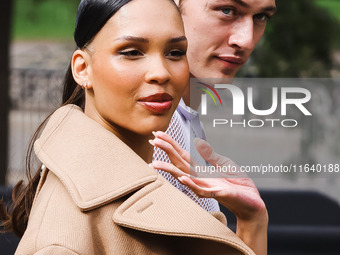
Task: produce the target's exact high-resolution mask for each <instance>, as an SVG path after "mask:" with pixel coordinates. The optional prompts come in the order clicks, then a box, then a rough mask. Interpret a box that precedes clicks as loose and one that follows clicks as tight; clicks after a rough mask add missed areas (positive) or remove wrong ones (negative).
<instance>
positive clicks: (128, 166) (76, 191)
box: [34, 105, 254, 255]
mask: <svg viewBox="0 0 340 255" xmlns="http://www.w3.org/2000/svg"><path fill="white" fill-rule="evenodd" d="M34 150H35V153H36V154H37V156H38V158H39V159H40V160H41V162H42V163H43V164H45V165H46V166H47V168H48V169H49V170H50V171H52V172H53V173H54V174H55V175H56V176H57V177H58V178H59V180H60V181H61V182H62V183H63V184H64V185H65V187H66V189H67V190H68V192H69V193H70V195H71V197H72V199H73V200H74V202H75V203H76V205H77V206H78V207H79V208H80V209H81V210H83V211H89V210H91V209H95V208H98V207H100V206H102V205H105V204H107V203H109V202H111V201H114V200H115V199H118V198H119V197H122V196H124V195H126V194H129V193H131V192H132V191H135V190H137V189H139V190H138V192H135V193H134V194H132V195H131V196H130V197H128V198H127V199H126V200H125V201H124V202H123V203H122V204H121V205H120V206H119V207H118V208H117V209H116V210H115V212H114V214H113V215H112V220H113V222H115V223H116V224H118V225H120V226H123V227H127V228H131V229H136V230H140V231H145V232H151V233H156V234H161V235H170V236H186V237H192V238H202V239H207V240H211V241H216V242H220V243H224V244H226V245H228V246H230V247H233V248H234V249H235V250H237V251H239V252H241V253H242V254H249V255H254V253H253V251H252V250H251V249H250V248H248V247H247V246H246V245H245V244H244V243H243V242H242V240H241V239H239V238H238V237H237V236H236V235H235V234H234V233H233V232H232V231H231V230H230V229H228V228H227V227H226V226H225V225H224V224H223V223H221V222H220V221H218V220H217V219H216V218H215V217H213V216H212V215H210V214H209V213H208V212H207V211H205V210H204V209H202V208H201V207H200V206H199V205H197V204H196V203H195V202H193V201H192V200H191V199H190V198H188V197H187V196H185V195H184V194H182V193H181V192H180V191H179V190H177V189H176V188H175V187H173V186H172V185H171V184H170V183H169V182H167V181H166V180H165V179H164V178H163V177H162V176H160V175H159V174H158V173H157V172H156V171H155V170H154V169H153V168H151V167H149V166H148V165H147V164H146V163H145V162H144V161H143V160H142V159H141V158H140V157H139V156H138V155H137V154H136V153H135V152H133V151H132V150H131V149H130V148H129V147H128V146H127V145H126V144H125V143H123V142H122V141H121V140H120V139H119V138H117V137H116V136H115V135H113V134H112V133H111V132H109V131H107V130H106V129H104V128H103V127H102V126H101V125H100V124H98V123H97V122H95V121H93V120H92V119H90V118H88V117H87V116H86V115H85V114H84V113H83V112H82V111H81V109H80V108H79V107H77V106H74V105H67V106H64V107H61V108H59V109H58V110H57V111H56V112H55V113H54V114H53V115H52V117H51V118H50V119H49V121H48V124H47V125H46V127H45V129H44V131H43V133H42V135H41V136H40V138H39V139H38V140H37V141H36V142H35V144H34ZM127 162H128V163H127ZM46 172H47V171H44V174H43V178H42V179H44V178H45V177H46ZM147 184H148V185H147ZM228 251H229V249H228ZM226 253H228V252H226ZM228 254H229V253H228ZM233 254H234V253H233Z"/></svg>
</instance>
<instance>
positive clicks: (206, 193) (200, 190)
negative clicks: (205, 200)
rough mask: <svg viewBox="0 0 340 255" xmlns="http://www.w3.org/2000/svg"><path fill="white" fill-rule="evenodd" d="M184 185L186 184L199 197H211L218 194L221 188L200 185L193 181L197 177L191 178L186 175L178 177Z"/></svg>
mask: <svg viewBox="0 0 340 255" xmlns="http://www.w3.org/2000/svg"><path fill="white" fill-rule="evenodd" d="M178 179H179V180H180V181H181V182H182V183H183V184H184V185H187V186H188V187H189V188H190V189H191V190H192V191H193V192H195V194H196V195H197V196H199V197H212V194H213V196H218V195H219V193H220V191H221V190H222V188H221V187H210V188H206V187H201V186H199V185H198V184H196V183H195V181H196V180H197V179H191V178H189V177H187V176H181V177H179V178H178Z"/></svg>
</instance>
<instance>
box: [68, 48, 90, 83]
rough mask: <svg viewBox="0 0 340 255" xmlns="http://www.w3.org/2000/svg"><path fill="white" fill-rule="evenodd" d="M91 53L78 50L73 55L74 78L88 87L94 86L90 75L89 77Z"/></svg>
mask: <svg viewBox="0 0 340 255" xmlns="http://www.w3.org/2000/svg"><path fill="white" fill-rule="evenodd" d="M89 61H90V59H89V55H88V53H87V52H85V51H83V50H76V51H75V52H74V53H73V56H72V62H71V67H72V74H73V79H74V80H75V81H76V82H77V83H78V84H79V85H80V86H84V85H85V84H86V88H87V89H88V88H90V87H92V84H91V81H90V77H89V73H90V72H89Z"/></svg>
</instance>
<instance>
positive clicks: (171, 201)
mask: <svg viewBox="0 0 340 255" xmlns="http://www.w3.org/2000/svg"><path fill="white" fill-rule="evenodd" d="M113 221H114V222H115V223H116V224H118V225H121V226H124V227H128V228H133V229H137V230H141V231H145V232H151V233H157V234H162V235H173V236H187V237H195V238H203V239H208V240H213V241H217V242H222V243H225V244H227V245H228V246H231V247H234V248H236V249H237V250H239V251H241V252H243V253H244V254H254V252H253V251H252V250H251V249H250V248H248V247H247V246H246V245H245V244H244V243H243V242H242V240H241V239H240V238H238V237H237V236H236V235H235V234H234V233H233V232H232V231H231V230H230V229H229V228H227V227H226V226H225V225H224V224H223V223H221V222H220V221H219V220H217V219H216V218H215V217H214V216H212V215H211V214H210V213H208V212H207V211H205V210H204V209H202V208H201V207H200V206H199V205H197V204H196V203H195V202H194V201H192V200H191V199H190V198H189V197H187V196H186V195H184V194H183V193H182V192H180V191H179V190H178V189H176V188H175V187H173V186H172V185H171V184H170V183H169V182H167V181H166V180H165V179H164V178H163V177H162V176H160V175H159V177H158V179H157V180H156V181H155V182H153V183H151V184H148V185H147V186H145V187H144V188H142V189H140V190H138V191H137V192H136V193H135V194H133V195H132V196H131V197H129V198H128V199H127V200H126V201H124V202H123V203H122V204H121V205H120V206H119V207H118V208H117V210H116V211H115V212H114V215H113Z"/></svg>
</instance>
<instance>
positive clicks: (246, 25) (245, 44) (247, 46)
mask: <svg viewBox="0 0 340 255" xmlns="http://www.w3.org/2000/svg"><path fill="white" fill-rule="evenodd" d="M229 45H230V46H232V47H235V48H239V49H243V50H253V49H254V47H255V40H254V21H253V18H252V17H243V18H241V19H239V20H237V21H235V23H234V26H233V28H232V31H231V35H230V36H229Z"/></svg>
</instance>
